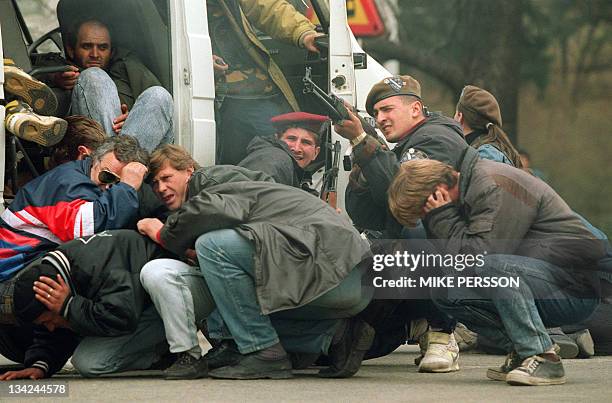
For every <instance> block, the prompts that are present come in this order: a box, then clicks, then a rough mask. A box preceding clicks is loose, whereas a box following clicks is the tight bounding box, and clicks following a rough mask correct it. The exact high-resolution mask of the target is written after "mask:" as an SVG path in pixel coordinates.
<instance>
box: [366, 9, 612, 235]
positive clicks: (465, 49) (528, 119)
mask: <svg viewBox="0 0 612 403" xmlns="http://www.w3.org/2000/svg"><path fill="white" fill-rule="evenodd" d="M377 3H378V4H379V10H380V11H381V13H383V14H384V17H383V18H384V19H385V21H386V22H389V23H386V25H387V26H388V27H392V29H391V30H388V31H387V33H386V35H385V36H383V37H378V38H369V39H364V40H363V41H362V44H363V47H364V49H365V50H366V51H367V52H368V53H370V54H371V55H373V56H374V57H375V58H377V60H379V61H381V62H385V61H387V60H392V59H394V60H397V61H399V63H400V68H399V72H401V73H402V74H411V75H413V76H415V77H416V78H417V79H418V80H419V81H421V84H422V86H423V95H424V97H425V102H426V104H428V106H429V107H430V109H432V110H440V111H442V112H443V113H445V114H446V115H449V116H452V115H453V113H454V108H455V103H456V101H457V99H458V97H459V94H460V92H461V89H462V88H463V86H464V85H466V84H475V85H478V86H480V87H483V88H485V89H487V90H489V91H491V92H492V93H493V94H494V95H495V96H496V97H497V99H498V100H499V103H500V106H501V109H502V115H503V120H504V129H505V130H506V132H507V133H508V134H509V135H510V136H511V138H512V140H513V141H514V142H515V144H517V145H518V147H519V148H523V149H526V150H528V151H529V154H530V156H531V163H532V165H535V166H536V167H538V168H540V169H541V170H542V171H543V172H544V173H545V175H546V180H547V182H548V183H549V184H551V185H552V186H553V187H554V188H555V190H557V191H558V192H559V193H560V194H561V195H562V196H563V197H564V198H565V199H566V201H568V203H569V204H570V205H571V206H572V207H573V208H574V209H576V210H578V211H579V212H580V213H582V214H584V215H585V216H586V217H587V218H589V219H590V220H591V221H592V222H594V223H595V224H596V225H598V226H600V227H601V228H602V229H604V230H605V231H606V232H607V233H608V234H609V235H612V209H611V207H612V202H611V201H612V186H610V183H611V182H612V164H611V163H610V161H609V160H610V157H612V137H611V135H612V113H611V112H610V109H611V107H612V104H611V102H610V101H611V100H612V26H611V23H612V2H610V1H609V0H512V1H505V0H377Z"/></svg>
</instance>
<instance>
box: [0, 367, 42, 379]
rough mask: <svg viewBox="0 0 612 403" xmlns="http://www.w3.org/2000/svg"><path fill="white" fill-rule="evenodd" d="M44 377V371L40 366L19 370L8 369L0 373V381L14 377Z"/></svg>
mask: <svg viewBox="0 0 612 403" xmlns="http://www.w3.org/2000/svg"><path fill="white" fill-rule="evenodd" d="M44 377H45V371H43V370H42V369H40V368H26V369H22V370H21V371H8V372H5V373H4V374H2V375H0V381H12V380H14V379H41V378H44Z"/></svg>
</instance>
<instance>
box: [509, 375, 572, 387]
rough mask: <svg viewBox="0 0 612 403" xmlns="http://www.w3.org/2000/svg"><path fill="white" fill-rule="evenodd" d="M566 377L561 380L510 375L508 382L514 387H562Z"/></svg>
mask: <svg viewBox="0 0 612 403" xmlns="http://www.w3.org/2000/svg"><path fill="white" fill-rule="evenodd" d="M565 381H566V380H565V377H564V376H563V377H561V378H552V379H548V378H536V377H533V376H528V375H517V374H508V376H507V377H506V382H507V383H508V384H510V385H514V386H545V385H562V384H564V383H565Z"/></svg>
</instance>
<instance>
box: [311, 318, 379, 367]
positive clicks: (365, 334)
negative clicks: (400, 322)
mask: <svg viewBox="0 0 612 403" xmlns="http://www.w3.org/2000/svg"><path fill="white" fill-rule="evenodd" d="M360 326H361V329H359V330H358V331H357V333H358V337H357V340H356V341H355V344H354V345H353V346H352V348H351V353H350V356H349V358H348V359H347V360H346V363H345V365H344V367H342V368H333V369H332V367H329V368H324V369H322V370H321V371H319V374H318V375H319V377H321V378H350V377H351V376H353V375H355V374H356V373H357V371H359V368H361V362H362V361H363V357H364V356H365V354H366V353H367V352H368V350H369V349H370V347H371V346H372V342H374V336H375V335H376V331H375V330H374V328H373V327H372V326H370V325H368V324H367V323H366V322H362V323H361V324H360Z"/></svg>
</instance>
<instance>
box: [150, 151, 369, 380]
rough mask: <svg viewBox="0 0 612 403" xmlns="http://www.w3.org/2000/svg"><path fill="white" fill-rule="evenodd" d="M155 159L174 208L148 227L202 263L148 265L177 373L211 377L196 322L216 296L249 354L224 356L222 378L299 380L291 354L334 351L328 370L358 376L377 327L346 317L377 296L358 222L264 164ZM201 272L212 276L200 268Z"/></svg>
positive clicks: (157, 184) (171, 156)
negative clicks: (274, 176) (265, 170)
mask: <svg viewBox="0 0 612 403" xmlns="http://www.w3.org/2000/svg"><path fill="white" fill-rule="evenodd" d="M152 157H153V158H152V164H151V175H152V176H153V189H154V191H155V192H156V193H157V195H158V196H159V197H160V199H161V200H162V201H163V202H164V203H165V204H166V206H167V207H168V208H169V209H170V210H172V211H173V213H172V214H171V215H170V216H169V217H168V219H167V221H166V223H165V224H163V223H162V222H161V221H159V220H157V219H144V220H141V221H139V223H138V229H139V231H140V232H141V233H142V234H146V235H148V236H149V237H150V238H151V239H153V240H155V241H156V242H158V243H160V244H161V245H162V246H163V247H164V248H166V249H168V250H170V251H172V252H174V253H175V254H177V255H179V256H185V255H186V251H188V250H190V249H195V251H196V252H197V261H198V264H199V267H190V266H188V265H187V264H185V263H182V262H179V261H169V260H168V259H162V260H158V261H152V262H149V263H148V264H147V266H146V267H144V268H143V271H142V273H141V281H142V283H143V286H144V287H145V289H146V290H147V292H148V293H149V294H150V295H151V299H152V300H153V303H154V304H155V306H156V308H157V309H158V311H159V313H160V315H161V317H162V319H163V321H164V326H165V330H166V336H167V339H168V342H169V344H170V351H172V352H176V353H180V354H179V359H178V360H177V362H176V363H175V365H173V366H172V367H170V368H168V370H167V371H166V377H167V378H169V379H186V378H197V377H202V376H205V375H206V373H205V371H206V358H199V353H200V352H199V348H198V347H197V338H196V337H195V333H196V331H197V330H196V327H195V322H196V320H199V319H201V318H200V317H197V316H198V312H199V313H200V314H201V313H202V312H204V315H205V314H206V313H209V312H210V311H211V310H212V309H211V307H209V306H208V307H207V306H204V305H206V304H207V299H206V298H205V296H206V295H207V294H208V293H209V294H208V295H212V300H213V301H214V305H215V306H216V309H217V310H218V313H219V316H220V317H221V320H222V322H223V324H224V326H226V327H227V330H228V331H229V332H230V333H231V336H232V337H233V339H234V341H235V343H236V344H237V347H238V350H239V352H240V355H239V357H238V359H237V360H235V361H231V362H230V361H228V362H226V363H222V362H219V361H218V360H217V365H216V366H218V368H216V369H213V370H211V371H210V373H209V375H210V376H211V377H215V378H225V379H257V378H272V379H279V378H289V377H291V376H292V374H291V369H292V364H291V362H290V360H289V358H288V355H287V351H289V352H297V353H309V354H319V353H329V354H330V355H331V359H332V366H331V367H329V368H326V369H325V370H322V371H321V375H322V376H325V377H347V376H351V375H353V374H354V373H356V372H357V370H358V369H359V366H360V364H361V360H362V358H363V355H364V354H365V352H366V351H367V349H368V348H369V346H370V344H371V342H372V339H373V337H374V334H373V329H372V328H371V327H369V325H367V324H366V323H365V322H362V321H359V320H354V321H347V320H342V319H345V318H350V317H352V316H354V315H355V314H357V313H358V312H359V311H360V310H362V309H363V308H364V307H365V306H366V305H367V304H368V302H369V300H370V298H371V296H370V295H368V293H367V292H365V291H363V290H362V287H361V269H360V267H358V264H359V263H360V262H361V261H362V260H363V259H365V258H367V257H368V256H369V248H368V245H367V243H364V241H363V240H362V239H361V237H360V236H359V233H358V232H357V231H356V230H355V229H354V228H353V227H352V225H351V224H350V222H349V221H348V220H346V219H345V218H344V217H342V216H341V215H339V214H338V213H336V211H335V210H334V209H332V208H331V207H329V206H328V205H327V204H326V203H324V202H323V201H322V200H320V199H318V198H316V197H314V196H312V195H309V194H307V193H305V192H304V191H302V190H300V189H297V188H293V187H289V186H286V185H281V184H277V183H273V182H268V181H266V178H268V180H270V179H269V177H267V176H265V175H263V174H261V173H259V172H252V171H249V170H247V169H244V168H240V167H234V166H216V167H209V168H200V169H198V168H197V164H195V162H194V161H193V159H192V158H191V157H190V156H189V154H187V152H186V151H185V150H184V149H182V148H181V147H178V146H174V145H165V146H163V147H161V148H159V149H158V150H156V151H155V152H154V153H153V156H152ZM255 180H257V181H255ZM198 272H199V273H201V275H202V276H203V279H204V280H205V282H204V281H197V280H196V279H194V278H193V276H192V275H190V274H189V273H198ZM206 288H207V289H208V290H209V291H208V290H207V289H206ZM172 301H178V303H179V304H181V306H180V307H175V306H174V305H170V304H173V302H172ZM168 308H170V309H168ZM194 316H195V317H194ZM315 359H316V355H315Z"/></svg>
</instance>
